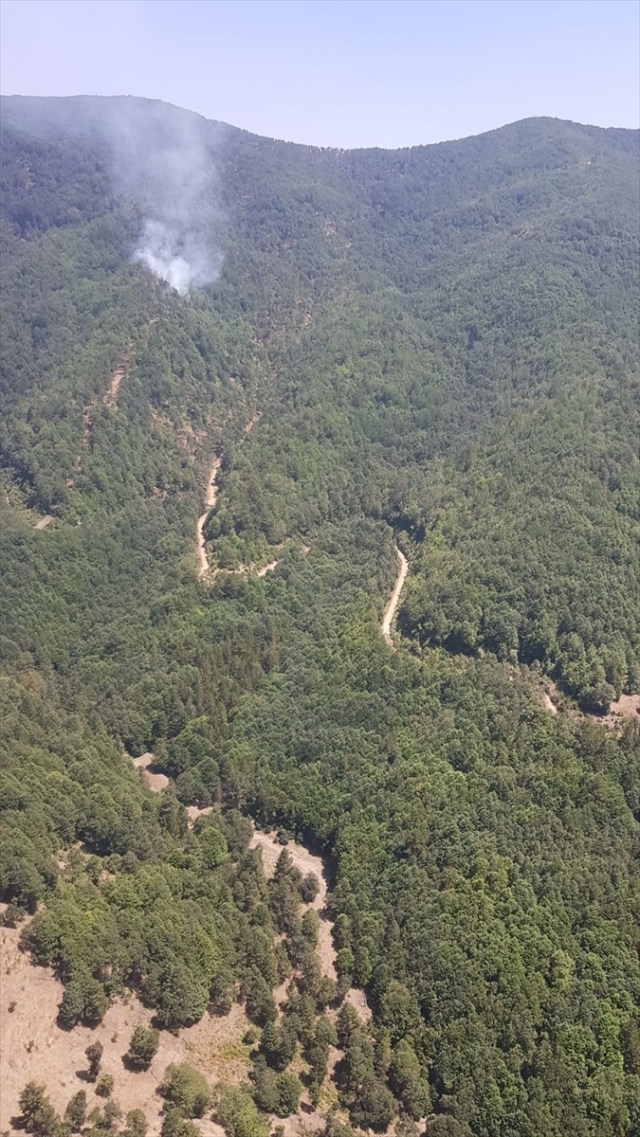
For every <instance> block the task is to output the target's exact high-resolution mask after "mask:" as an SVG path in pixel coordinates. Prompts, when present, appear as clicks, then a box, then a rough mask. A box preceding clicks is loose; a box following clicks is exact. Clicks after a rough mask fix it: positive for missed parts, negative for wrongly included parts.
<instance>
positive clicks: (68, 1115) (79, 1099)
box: [64, 1090, 87, 1133]
mask: <svg viewBox="0 0 640 1137" xmlns="http://www.w3.org/2000/svg"><path fill="white" fill-rule="evenodd" d="M64 1116H65V1121H68V1122H69V1125H70V1126H71V1130H72V1132H73V1133H79V1132H80V1130H81V1129H82V1126H83V1125H84V1123H85V1121H86V1117H87V1093H86V1090H78V1092H77V1094H74V1095H73V1097H72V1098H71V1100H70V1102H69V1103H68V1105H67V1108H66V1109H65V1111H64Z"/></svg>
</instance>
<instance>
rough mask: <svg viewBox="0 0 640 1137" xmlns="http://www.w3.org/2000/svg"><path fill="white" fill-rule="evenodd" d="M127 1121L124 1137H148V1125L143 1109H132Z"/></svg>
mask: <svg viewBox="0 0 640 1137" xmlns="http://www.w3.org/2000/svg"><path fill="white" fill-rule="evenodd" d="M126 1120H127V1124H126V1126H125V1128H124V1130H123V1133H122V1137H146V1135H147V1129H148V1124H147V1119H146V1117H145V1114H144V1113H143V1112H142V1110H141V1109H130V1110H129V1112H128V1114H127V1119H126Z"/></svg>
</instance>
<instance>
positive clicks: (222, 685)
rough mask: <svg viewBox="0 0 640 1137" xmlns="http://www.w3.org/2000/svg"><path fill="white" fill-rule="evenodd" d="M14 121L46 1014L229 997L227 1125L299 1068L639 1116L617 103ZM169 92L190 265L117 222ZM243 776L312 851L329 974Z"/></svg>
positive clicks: (605, 1136) (12, 278)
mask: <svg viewBox="0 0 640 1137" xmlns="http://www.w3.org/2000/svg"><path fill="white" fill-rule="evenodd" d="M3 123H4V125H3V133H2V200H3V217H2V229H1V236H0V240H1V246H0V251H1V259H2V271H3V321H4V326H3V333H2V360H1V372H0V389H1V397H2V416H1V417H2V467H1V470H0V476H1V478H2V483H3V486H2V500H1V502H0V510H1V522H2V558H3V569H2V576H3V589H4V595H3V603H2V614H3V620H2V624H3V626H2V649H3V676H2V687H1V689H0V690H1V693H2V696H1V697H2V701H3V707H4V709H3V714H2V729H3V732H4V742H3V752H4V755H5V757H4V758H3V762H4V770H3V779H2V805H3V809H4V811H5V822H4V828H3V846H2V852H3V855H2V877H1V887H2V899H3V900H4V901H5V902H7V903H8V904H9V905H10V907H9V909H8V913H5V917H4V918H5V920H7V921H13V922H16V921H18V922H19V923H20V926H22V927H24V932H23V941H24V947H25V950H28V951H29V952H31V953H32V956H33V959H34V961H35V963H36V964H44V963H53V964H54V965H55V967H56V968H57V971H58V974H59V975H60V978H61V979H62V981H63V983H64V984H65V990H66V994H65V996H64V1000H63V1004H62V1008H61V1022H62V1023H63V1025H65V1026H66V1027H68V1028H69V1029H72V1028H73V1025H74V1023H77V1022H86V1023H95V1022H99V1021H100V1019H101V1017H102V1016H103V1015H104V1013H105V1009H106V1007H107V1005H108V1002H109V1000H110V999H113V998H115V997H116V996H118V995H119V994H120V993H121V992H122V991H123V990H125V989H126V990H133V991H135V992H137V994H138V995H139V996H140V997H141V998H142V999H143V1000H144V1001H145V1003H146V1005H147V1006H149V1007H152V1008H153V1009H154V1010H155V1012H156V1013H157V1025H158V1027H159V1028H161V1029H173V1030H177V1029H179V1027H180V1026H181V1025H183V1024H187V1023H190V1022H193V1021H195V1020H197V1019H199V1018H200V1017H201V1016H202V1015H203V1014H204V1013H205V1012H206V1011H207V1008H208V1007H209V1008H210V1009H211V1008H214V1009H215V1010H216V1013H219V1014H222V1013H225V1012H228V1010H229V1008H230V1007H231V1005H232V1004H233V1002H234V1001H236V1000H242V1001H243V1002H244V1004H245V1006H246V1008H247V1011H248V1013H249V1015H250V1017H252V1019H253V1020H254V1022H255V1024H256V1028H257V1030H256V1035H255V1042H256V1048H255V1050H254V1052H253V1065H252V1080H251V1082H250V1084H249V1085H248V1088H247V1087H245V1089H243V1090H241V1091H230V1090H229V1091H224V1092H223V1099H222V1102H221V1104H220V1106H219V1113H218V1116H219V1117H220V1119H221V1120H222V1121H223V1122H224V1124H225V1127H226V1129H227V1132H228V1133H229V1135H230V1137H260V1134H261V1133H262V1131H263V1130H262V1126H263V1120H261V1118H262V1115H267V1114H268V1115H274V1114H275V1115H277V1116H281V1117H285V1116H287V1115H288V1114H295V1111H296V1109H297V1106H298V1098H299V1094H300V1092H301V1090H302V1084H304V1086H305V1092H308V1093H309V1095H310V1100H311V1102H312V1104H314V1105H316V1104H318V1102H319V1103H320V1107H321V1109H322V1110H324V1114H325V1115H326V1114H327V1113H328V1111H329V1107H330V1106H331V1105H333V1107H335V1108H334V1109H333V1111H332V1112H331V1113H328V1119H327V1122H326V1134H327V1137H347V1135H348V1132H349V1130H348V1126H349V1125H351V1126H353V1127H359V1128H362V1129H369V1128H370V1129H373V1130H374V1131H375V1132H384V1131H385V1130H386V1129H387V1128H388V1126H389V1125H390V1124H391V1123H392V1122H394V1119H396V1120H395V1122H394V1124H395V1125H396V1132H397V1133H398V1134H399V1137H412V1134H415V1132H416V1128H415V1126H416V1123H417V1125H418V1130H417V1131H419V1132H420V1133H424V1132H426V1133H427V1134H428V1135H438V1134H439V1135H447V1137H470V1135H473V1137H627V1135H628V1134H640V1021H639V1019H638V1005H639V1000H640V965H639V959H638V949H639V947H640V933H639V928H640V921H639V916H640V872H639V870H638V864H639V861H638V852H639V847H638V837H639V834H638V821H639V819H640V748H639V745H638V743H639V740H640V727H639V724H638V722H637V721H635V720H634V718H633V717H630V718H629V719H628V720H624V721H623V720H620V722H619V725H618V727H617V728H610V727H608V726H605V725H602V724H601V723H600V722H599V721H598V719H599V717H602V716H603V715H604V713H605V712H606V711H607V710H608V708H609V706H610V704H611V703H612V701H613V700H615V699H617V698H619V696H620V695H621V694H623V693H626V694H628V695H629V694H637V693H638V691H639V688H640V620H639V617H638V595H639V592H638V575H639V565H638V536H639V530H640V527H639V524H638V523H639V520H640V517H639V513H638V482H639V478H638V455H637V403H638V381H637V380H638V337H637V304H638V299H639V293H638V279H637V265H638V149H637V146H638V139H637V136H636V135H634V134H633V133H632V132H629V131H622V130H619V131H618V130H608V131H605V130H600V129H596V128H592V127H584V126H579V125H576V124H572V123H565V122H560V121H557V120H550V119H535V120H528V121H525V122H521V123H517V124H515V125H513V126H509V127H505V128H503V129H502V130H499V131H495V132H493V133H491V134H488V135H484V136H482V137H479V138H473V139H467V140H463V141H460V142H454V143H446V144H442V145H437V146H429V147H417V148H414V149H411V150H403V151H396V152H389V151H373V150H372V151H354V152H347V151H338V150H317V149H313V148H310V147H309V148H308V147H301V146H294V145H291V144H286V143H281V142H274V141H272V140H269V139H263V138H258V137H255V136H252V135H249V134H247V133H245V132H242V131H238V130H235V129H233V128H231V127H226V126H224V125H222V124H215V123H208V122H206V121H205V120H201V119H198V118H197V117H196V116H191V115H189V114H187V112H180V111H177V110H176V109H175V108H163V107H162V105H159V104H153V103H145V102H144V101H143V100H97V99H95V100H93V99H77V100H75V99H74V100H38V99H5V100H3ZM123 124H124V125H123ZM125 127H126V128H127V129H126V130H125ZM140 131H142V135H139V133H138V134H137V133H136V132H140ZM137 137H144V140H145V141H144V146H143V147H142V160H141V167H140V168H141V169H142V170H143V173H144V169H145V168H146V167H145V163H146V162H148V164H149V165H148V168H149V170H150V173H149V178H148V179H147V180H145V179H144V177H138V178H136V177H134V172H135V168H136V167H135V162H134V161H133V159H132V157H131V155H132V154H133V152H134V146H133V144H132V142H131V139H132V138H134V139H135V138H137ZM184 137H189V138H190V139H191V140H192V145H191V149H190V155H191V157H190V158H188V157H185V162H187V161H188V160H189V161H193V154H197V158H198V164H197V169H196V167H195V166H194V167H193V169H194V170H195V171H196V174H197V176H196V177H195V182H194V186H195V188H193V187H192V190H189V191H188V192H187V190H185V191H184V192H185V193H187V196H188V198H189V201H190V202H191V206H190V207H189V208H190V209H191V208H193V210H194V211H195V212H196V213H197V217H198V226H197V229H196V230H194V232H195V233H196V235H197V237H198V240H199V241H202V242H203V243H204V245H206V254H207V256H206V264H207V266H209V265H211V266H213V267H212V268H211V270H210V271H209V268H208V267H207V271H208V272H209V277H210V278H211V279H210V283H208V284H205V285H203V286H198V287H194V288H191V290H186V291H185V292H184V294H183V295H181V294H179V293H178V292H177V291H176V290H175V289H172V288H171V287H170V286H169V285H167V284H166V283H164V282H163V281H162V280H159V279H158V278H157V276H154V275H153V273H152V272H150V271H149V268H148V267H147V264H148V261H147V262H144V260H143V261H142V263H141V258H140V257H138V258H137V260H136V255H135V250H136V243H137V242H139V241H140V233H141V231H142V232H145V231H146V230H145V229H144V226H145V224H146V222H145V218H146V219H147V220H148V217H149V216H153V214H152V213H151V214H150V210H152V208H153V197H154V193H157V192H158V186H160V185H161V183H162V177H163V175H162V170H161V163H160V165H158V163H159V161H160V160H159V158H158V154H157V153H155V151H153V145H152V144H153V143H154V139H159V140H160V142H159V143H158V146H159V147H160V149H159V153H160V158H161V157H162V153H163V151H162V145H165V146H166V147H167V154H169V153H170V152H171V154H173V158H172V161H173V162H174V165H175V161H174V159H175V154H179V153H180V151H179V149H177V150H176V146H177V143H176V142H175V139H176V138H184ZM123 138H125V139H126V144H127V146H128V147H129V149H128V150H127V149H126V148H125V149H123V145H124V144H123V143H122V139H123ZM114 139H115V141H114ZM167 139H169V142H167ZM163 140H164V141H163ZM169 143H170V145H171V147H173V148H174V149H173V150H171V151H170V148H169ZM156 149H158V147H156ZM189 169H190V167H189V166H188V165H187V166H185V171H186V172H187V173H188V171H189ZM158 170H160V172H159V173H158ZM154 179H155V180H154ZM187 180H188V179H187V178H186V173H181V180H180V183H179V184H180V187H181V192H182V186H183V185H184V184H186V181H187ZM192 191H193V192H192ZM189 194H190V195H191V196H189ZM185 208H186V207H185ZM178 212H179V211H178ZM178 212H177V211H176V210H174V214H175V215H176V216H177V215H178ZM165 214H166V210H165ZM180 223H181V224H185V225H186V224H187V222H185V221H184V211H183V213H181V214H180ZM188 223H189V224H191V221H190V219H188ZM147 228H148V226H147ZM191 236H192V235H191V233H189V234H188V240H187V242H186V244H185V246H184V247H185V248H186V249H189V248H190V246H189V240H191ZM186 255H187V254H186V253H185V256H186ZM203 263H204V262H203ZM203 271H204V270H203ZM202 279H205V276H202ZM214 458H219V459H220V468H219V471H218V475H217V490H218V493H217V499H216V501H215V505H214V506H213V508H212V509H211V510H210V511H209V514H208V517H207V520H206V522H205V526H204V535H205V537H206V556H207V560H208V564H209V571H208V572H207V573H206V574H204V576H202V577H201V576H199V573H198V568H197V560H196V525H197V521H198V517H199V516H200V515H201V514H202V508H203V502H204V500H205V487H206V485H207V482H208V480H209V478H210V473H211V467H212V463H213V460H214ZM45 523H46V524H45ZM39 526H41V527H39ZM394 543H395V544H397V546H398V547H399V548H401V549H402V550H403V552H404V554H405V555H406V556H407V558H408V561H409V576H408V579H407V582H406V585H405V587H404V589H403V592H402V597H401V605H400V610H399V613H398V620H397V626H398V630H397V634H396V636H395V641H394V644H393V645H389V644H388V643H387V642H385V640H384V638H383V637H382V636H381V634H380V619H381V616H382V611H383V608H384V605H385V603H386V601H387V599H388V596H389V594H390V592H391V589H392V587H393V581H394V577H395V574H396V569H397V563H396V553H395V550H394ZM267 567H268V568H269V571H268V572H265V573H264V574H263V575H260V570H262V569H266V568H267ZM552 683H553V684H554V687H553V690H554V691H556V692H557V695H556V696H555V697H556V700H557V701H559V706H560V711H559V713H558V714H555V715H554V714H552V713H550V711H549V710H548V709H546V708H545V706H544V702H543V694H544V691H545V690H547V689H549V687H550V685H551V684H552ZM636 718H637V716H636ZM146 751H151V752H153V755H154V758H155V766H154V768H155V769H156V770H157V771H160V772H162V773H164V774H165V775H166V776H167V777H168V778H169V786H168V789H167V790H165V791H164V792H163V793H162V794H161V795H157V794H156V795H153V794H152V793H151V792H150V791H149V789H148V788H147V786H146V784H145V783H144V782H142V781H141V780H140V778H139V776H138V774H137V773H136V772H135V770H134V769H133V766H132V764H131V761H130V760H129V757H127V755H129V756H131V757H136V756H139V755H142V754H143V753H145V752H146ZM189 806H197V807H200V808H208V807H213V808H212V810H211V812H210V813H208V815H207V816H206V817H201V818H200V819H199V820H198V821H197V822H196V824H195V827H193V828H190V827H189V826H188V823H187V820H188V819H187V813H186V807H189ZM247 818H250V819H253V821H254V822H255V823H257V824H258V825H259V826H260V827H261V828H265V829H273V828H277V829H279V830H280V832H281V834H282V839H283V840H286V838H288V837H292V836H295V837H296V839H297V840H299V841H300V842H303V843H305V844H306V845H307V846H308V847H310V848H313V849H314V850H316V851H321V852H323V853H324V854H326V856H327V857H328V859H329V864H330V866H331V872H332V881H331V889H330V894H329V909H330V916H331V919H332V922H333V928H334V938H335V946H336V949H337V950H338V956H337V971H338V977H337V983H336V982H335V981H333V980H332V979H330V978H329V977H327V976H325V977H324V979H323V978H322V974H321V968H320V964H319V962H318V960H317V959H316V958H315V956H314V942H315V941H314V936H316V933H315V932H314V930H313V928H312V927H311V925H312V923H313V921H312V920H311V918H310V917H309V915H308V913H306V912H305V913H304V914H303V913H302V909H301V908H300V905H301V903H302V902H304V900H305V884H304V881H301V880H299V879H298V877H297V876H296V874H295V872H292V870H291V867H290V866H288V865H287V864H286V858H285V860H283V862H282V865H281V866H280V869H279V870H278V873H277V874H276V878H274V882H273V883H271V884H269V885H267V882H266V881H265V878H264V874H263V871H262V867H261V864H260V861H259V858H258V857H257V855H256V854H255V853H254V852H252V851H250V850H248V849H247V846H248V842H249V837H250V832H251V830H250V826H249V823H248V821H247ZM309 887H311V886H310V885H309V884H308V882H307V889H308V888H309ZM87 913H90V914H91V918H90V919H87ZM34 914H35V915H34ZM32 917H33V918H32ZM291 975H293V983H292V986H291V988H290V991H289V996H288V1002H287V1003H286V1004H285V1008H284V1011H283V1012H282V1013H280V1014H278V1012H277V1010H276V1004H275V1003H274V996H273V991H274V990H275V989H276V988H277V987H278V986H279V985H280V984H281V983H283V982H284V981H285V980H287V979H288V978H289V977H290V976H291ZM351 986H355V987H356V988H362V989H363V990H364V991H365V993H366V998H367V1000H368V1003H369V1006H370V1007H371V1008H372V1010H373V1020H372V1024H371V1026H370V1027H367V1026H366V1025H365V1024H363V1023H361V1022H358V1020H357V1017H355V1016H354V1014H353V1013H352V1008H351V1007H350V1005H349V1004H348V1003H343V1000H344V997H345V994H346V992H347V991H348V989H349V988H350V987H351ZM338 1008H341V1009H340V1010H338ZM336 1013H337V1034H336V1033H335V1031H336ZM335 1043H337V1045H338V1057H339V1061H338V1063H337V1066H336V1067H335V1072H334V1075H333V1079H332V1083H331V1085H330V1080H329V1078H328V1077H325V1075H326V1069H327V1055H328V1054H329V1050H330V1047H331V1046H333V1045H334V1044H335ZM291 1064H293V1071H294V1073H293V1074H291V1073H289V1074H287V1070H289V1071H291V1068H292V1065H291ZM294 1075H295V1076H294ZM298 1077H300V1078H302V1084H301V1083H299V1082H298V1081H297V1078H298ZM287 1079H288V1080H287ZM294 1083H296V1084H295V1085H294ZM323 1086H324V1089H323ZM224 1093H227V1097H226V1098H225V1097H224ZM234 1093H239V1094H240V1097H239V1098H238V1099H237V1100H236V1098H234V1097H233V1094H234ZM168 1094H169V1096H168V1098H167V1100H168V1101H171V1100H173V1101H174V1103H175V1101H177V1100H178V1098H177V1097H175V1096H174V1099H171V1092H169V1091H168ZM229 1094H230V1095H231V1097H229V1096H228V1095H229ZM323 1094H324V1096H323ZM251 1096H252V1097H253V1102H255V1106H257V1109H258V1112H256V1109H255V1106H254V1105H253V1103H252V1101H251ZM180 1100H181V1099H180ZM234 1103H235V1104H234ZM176 1109H179V1107H178V1105H175V1104H174V1105H172V1106H170V1108H169V1107H168V1110H167V1113H166V1116H165V1125H164V1127H163V1133H164V1132H165V1130H166V1137H172V1135H174V1137H175V1135H177V1134H183V1135H184V1137H186V1134H187V1133H188V1132H190V1131H189V1130H188V1128H187V1129H185V1128H183V1129H180V1125H182V1126H183V1127H184V1126H185V1125H187V1124H188V1123H187V1122H185V1121H184V1120H180V1117H181V1116H190V1114H189V1110H188V1109H187V1107H186V1106H185V1107H184V1108H183V1109H182V1114H180V1113H179V1112H178V1114H176V1113H175V1110H176ZM172 1110H173V1111H174V1112H172ZM336 1110H337V1112H336ZM25 1116H26V1114H25ZM191 1116H193V1114H191ZM87 1124H89V1123H87ZM92 1124H93V1130H92V1131H95V1130H100V1131H101V1132H102V1131H104V1130H105V1129H109V1128H111V1129H113V1128H114V1126H115V1125H116V1124H117V1119H115V1115H110V1116H103V1117H102V1118H98V1119H94V1123H92ZM172 1126H173V1128H172ZM28 1127H29V1126H28ZM31 1128H32V1129H33V1126H31ZM127 1132H129V1130H127Z"/></svg>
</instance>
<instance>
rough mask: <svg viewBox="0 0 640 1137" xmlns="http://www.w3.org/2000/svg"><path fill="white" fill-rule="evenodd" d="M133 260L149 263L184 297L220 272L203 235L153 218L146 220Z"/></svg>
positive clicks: (161, 278)
mask: <svg viewBox="0 0 640 1137" xmlns="http://www.w3.org/2000/svg"><path fill="white" fill-rule="evenodd" d="M132 261H133V262H134V263H136V262H137V263H140V264H144V265H146V266H147V268H148V269H150V271H151V272H152V273H153V274H154V276H157V277H159V279H160V280H164V281H166V283H167V284H169V285H170V286H171V288H174V289H175V291H176V292H178V293H179V294H180V296H186V295H187V293H189V292H190V291H191V289H192V288H204V286H205V285H207V284H211V283H212V281H214V280H215V279H216V278H217V276H218V273H219V269H218V268H217V266H216V265H215V263H214V259H213V256H212V253H211V252H210V250H208V249H207V248H206V245H205V244H204V243H203V240H202V236H201V235H196V234H195V233H193V232H190V231H189V229H188V228H187V229H184V228H182V227H181V226H177V225H175V224H174V225H171V226H168V225H166V224H164V222H162V221H152V220H151V219H149V218H148V219H147V220H146V221H145V223H144V226H143V229H142V233H141V235H140V240H139V243H138V248H137V249H136V251H135V253H134V254H133V257H132Z"/></svg>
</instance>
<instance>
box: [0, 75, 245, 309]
mask: <svg viewBox="0 0 640 1137" xmlns="http://www.w3.org/2000/svg"><path fill="white" fill-rule="evenodd" d="M5 110H6V112H7V113H8V114H9V115H10V117H11V121H13V122H14V124H15V125H17V126H18V127H20V128H22V129H26V130H27V131H28V132H29V133H32V134H35V135H36V136H39V137H44V138H51V137H53V138H59V137H61V136H62V137H66V138H67V139H69V138H71V139H73V138H76V139H78V141H79V142H81V143H85V142H88V143H91V142H92V141H96V140H98V141H99V143H100V144H101V145H103V146H105V147H107V148H108V149H109V150H110V152H111V155H112V159H113V180H114V189H115V191H116V193H117V194H118V195H121V196H123V197H124V198H125V199H128V200H129V201H130V202H133V203H135V205H136V207H137V208H138V209H139V210H140V212H141V213H142V217H143V221H142V224H141V227H140V234H139V237H138V241H137V245H136V248H135V250H134V251H133V253H132V258H131V259H132V260H133V261H135V262H139V263H140V264H143V265H146V267H147V268H148V269H149V270H150V271H151V272H152V273H153V274H154V275H155V276H157V277H159V278H160V279H161V280H164V281H166V282H167V284H169V285H170V286H171V288H174V289H175V290H176V292H179V293H180V294H181V295H182V296H184V295H186V294H187V293H188V292H189V291H191V290H192V289H197V288H203V287H205V285H207V284H210V283H211V282H212V281H214V280H215V279H216V278H217V276H218V275H219V273H220V269H221V266H222V256H221V253H220V251H219V248H218V246H217V244H216V227H217V225H218V223H219V220H220V216H219V211H218V208H217V185H216V167H215V159H216V150H217V148H218V145H219V143H220V141H221V139H222V138H224V136H225V134H226V130H227V129H228V128H226V127H224V125H223V124H221V123H215V122H209V121H208V120H207V119H204V118H201V117H200V115H197V114H193V113H192V112H191V111H184V110H181V109H180V108H178V107H174V106H171V105H170V104H169V103H161V102H157V101H156V100H152V99H137V98H132V97H130V96H125V97H120V96H116V97H109V98H104V97H100V96H87V95H75V96H73V97H71V98H64V99H40V98H30V97H28V96H14V97H12V98H10V99H8V100H7V99H5V100H3V111H5Z"/></svg>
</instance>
